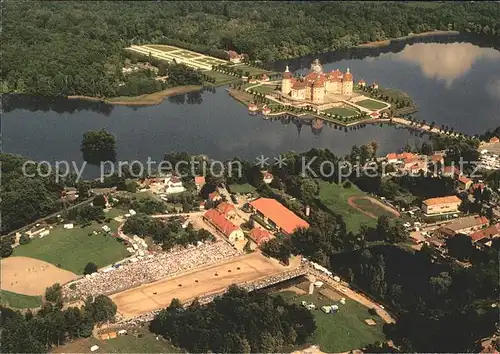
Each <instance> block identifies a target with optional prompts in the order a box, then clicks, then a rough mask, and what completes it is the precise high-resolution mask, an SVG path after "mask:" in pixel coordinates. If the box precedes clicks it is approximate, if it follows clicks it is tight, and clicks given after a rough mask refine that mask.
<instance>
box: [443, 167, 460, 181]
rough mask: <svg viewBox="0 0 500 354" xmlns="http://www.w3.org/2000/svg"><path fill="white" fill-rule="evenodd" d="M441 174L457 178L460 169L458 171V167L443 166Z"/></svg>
mask: <svg viewBox="0 0 500 354" xmlns="http://www.w3.org/2000/svg"><path fill="white" fill-rule="evenodd" d="M442 175H443V176H446V177H452V178H458V177H460V176H461V175H462V171H460V168H458V167H455V166H445V167H444V168H443V172H442Z"/></svg>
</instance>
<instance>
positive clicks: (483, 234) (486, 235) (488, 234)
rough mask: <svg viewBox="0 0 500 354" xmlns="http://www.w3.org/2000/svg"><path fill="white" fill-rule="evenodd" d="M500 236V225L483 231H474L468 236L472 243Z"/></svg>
mask: <svg viewBox="0 0 500 354" xmlns="http://www.w3.org/2000/svg"><path fill="white" fill-rule="evenodd" d="M499 236H500V224H496V225H491V226H490V227H487V228H485V229H482V230H479V231H476V232H474V233H472V234H471V235H470V238H471V239H472V242H474V243H475V242H480V241H481V242H485V241H487V240H490V239H492V238H496V237H499Z"/></svg>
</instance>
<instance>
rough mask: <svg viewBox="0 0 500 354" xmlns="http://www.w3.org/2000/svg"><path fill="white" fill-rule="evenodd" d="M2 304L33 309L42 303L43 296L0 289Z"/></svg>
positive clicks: (0, 302) (0, 301)
mask: <svg viewBox="0 0 500 354" xmlns="http://www.w3.org/2000/svg"><path fill="white" fill-rule="evenodd" d="M0 304H2V306H6V307H11V308H16V309H33V308H36V307H40V306H41V305H42V297H41V296H30V295H23V294H17V293H13V292H10V291H7V290H0Z"/></svg>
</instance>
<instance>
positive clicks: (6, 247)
mask: <svg viewBox="0 0 500 354" xmlns="http://www.w3.org/2000/svg"><path fill="white" fill-rule="evenodd" d="M12 252H13V251H12V241H11V240H10V239H9V238H7V237H6V238H3V239H2V240H1V241H0V256H2V258H6V257H9V256H10V255H11V254H12Z"/></svg>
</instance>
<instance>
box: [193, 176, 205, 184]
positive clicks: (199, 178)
mask: <svg viewBox="0 0 500 354" xmlns="http://www.w3.org/2000/svg"><path fill="white" fill-rule="evenodd" d="M194 183H195V184H205V177H204V176H195V177H194Z"/></svg>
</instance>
